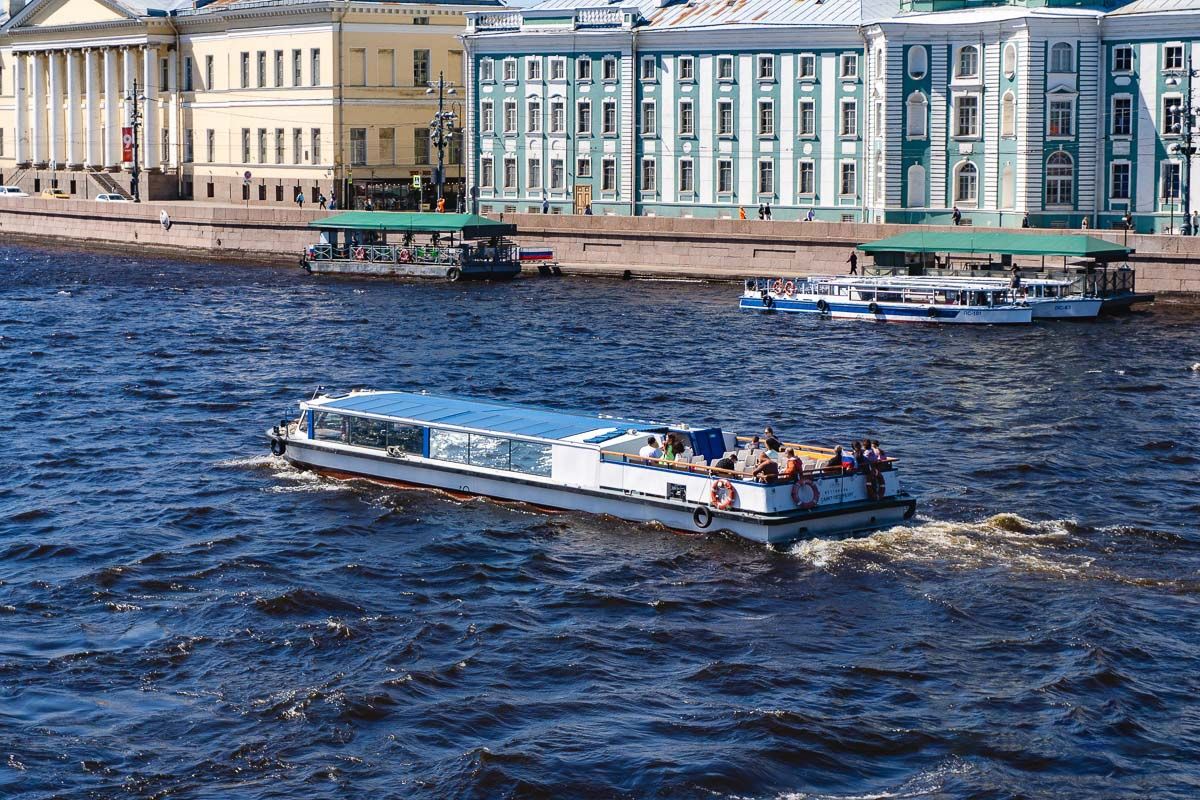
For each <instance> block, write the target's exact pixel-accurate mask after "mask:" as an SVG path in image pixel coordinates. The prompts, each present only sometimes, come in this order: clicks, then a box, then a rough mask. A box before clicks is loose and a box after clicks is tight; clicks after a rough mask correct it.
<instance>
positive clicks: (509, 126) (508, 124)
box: [502, 99, 521, 136]
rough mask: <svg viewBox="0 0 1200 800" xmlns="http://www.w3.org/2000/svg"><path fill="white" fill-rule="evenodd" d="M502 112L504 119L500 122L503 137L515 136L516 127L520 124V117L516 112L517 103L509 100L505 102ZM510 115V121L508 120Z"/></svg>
mask: <svg viewBox="0 0 1200 800" xmlns="http://www.w3.org/2000/svg"><path fill="white" fill-rule="evenodd" d="M502 110H503V112H504V119H503V120H502V122H503V124H504V128H503V131H504V135H505V136H516V135H517V132H518V126H520V124H521V119H520V115H519V113H518V112H517V101H516V100H511V99H510V100H505V101H504V108H503V109H502ZM510 113H511V115H512V116H511V119H510V118H509V115H510Z"/></svg>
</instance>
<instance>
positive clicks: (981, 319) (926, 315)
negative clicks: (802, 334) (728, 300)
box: [740, 294, 1033, 325]
mask: <svg viewBox="0 0 1200 800" xmlns="http://www.w3.org/2000/svg"><path fill="white" fill-rule="evenodd" d="M770 299H771V301H772V304H771V305H770V306H768V305H767V304H766V302H765V300H764V299H763V297H762V296H761V295H757V294H755V295H743V296H742V298H741V303H740V306H741V307H742V308H744V309H750V310H754V311H786V312H789V313H799V314H818V315H822V316H827V317H833V318H835V319H858V320H866V321H869V322H932V323H935V324H943V325H1023V324H1026V323H1028V322H1030V321H1031V320H1032V319H1033V314H1032V309H1030V308H1026V307H1022V306H1001V307H998V308H986V307H973V306H940V305H939V306H929V305H915V304H904V303H887V302H882V303H874V304H872V303H870V302H867V301H857V300H845V299H839V298H833V299H830V298H825V297H816V296H806V295H797V296H795V297H774V296H771V297H770ZM820 302H824V303H826V309H825V310H822V309H821V308H819V307H818V305H817V304H818V303H820ZM871 305H875V306H876V307H877V308H878V309H879V310H878V311H871V309H870V306H871Z"/></svg>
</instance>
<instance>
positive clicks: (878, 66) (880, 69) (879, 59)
mask: <svg viewBox="0 0 1200 800" xmlns="http://www.w3.org/2000/svg"><path fill="white" fill-rule="evenodd" d="M886 68H887V65H886V63H885V61H884V55H883V48H882V47H881V48H879V49H878V50H876V51H875V77H876V78H882V77H883V74H884V72H885V71H886Z"/></svg>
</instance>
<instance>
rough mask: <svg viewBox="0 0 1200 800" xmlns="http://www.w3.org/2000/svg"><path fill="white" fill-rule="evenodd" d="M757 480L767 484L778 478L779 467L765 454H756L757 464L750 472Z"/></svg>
mask: <svg viewBox="0 0 1200 800" xmlns="http://www.w3.org/2000/svg"><path fill="white" fill-rule="evenodd" d="M750 474H751V475H753V476H754V477H755V478H757V479H758V480H760V481H762V482H763V483H767V482H769V481H771V480H772V479H774V478H778V477H779V465H778V464H776V463H775V460H774V459H772V458H771V457H770V456H769V455H767V454H766V453H759V454H758V464H756V465H755V467H754V469H753V470H752V471H751V472H750Z"/></svg>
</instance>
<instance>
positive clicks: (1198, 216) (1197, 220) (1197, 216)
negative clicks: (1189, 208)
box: [1192, 211, 1200, 236]
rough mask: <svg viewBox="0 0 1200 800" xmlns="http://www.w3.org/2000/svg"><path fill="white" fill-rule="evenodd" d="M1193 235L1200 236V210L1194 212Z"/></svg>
mask: <svg viewBox="0 0 1200 800" xmlns="http://www.w3.org/2000/svg"><path fill="white" fill-rule="evenodd" d="M1192 236H1200V211H1193V212H1192Z"/></svg>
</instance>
